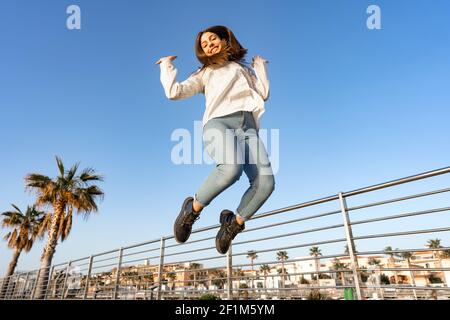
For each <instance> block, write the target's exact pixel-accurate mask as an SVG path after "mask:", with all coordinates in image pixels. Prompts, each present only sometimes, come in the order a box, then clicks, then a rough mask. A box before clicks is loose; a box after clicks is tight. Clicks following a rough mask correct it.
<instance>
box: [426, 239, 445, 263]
mask: <svg viewBox="0 0 450 320" xmlns="http://www.w3.org/2000/svg"><path fill="white" fill-rule="evenodd" d="M427 247H428V248H430V249H439V248H442V246H441V239H430V240H428V241H427ZM436 257H439V251H434V250H433V258H435V259H436Z"/></svg>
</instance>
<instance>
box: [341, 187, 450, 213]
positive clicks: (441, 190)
mask: <svg viewBox="0 0 450 320" xmlns="http://www.w3.org/2000/svg"><path fill="white" fill-rule="evenodd" d="M449 191H450V188H446V189H439V190H434V191H429V192H424V193H418V194H414V195H410V196H405V197H401V198H393V199H388V200H384V201H378V202H372V203H368V204H363V205H360V206H354V207H351V208H347V210H348V211H356V210H360V209H366V208H370V207H375V206H381V205H384V204H390V203H394V202H400V201H405V200H411V199H416V198H420V197H426V196H430V195H434V194H438V193H444V192H449Z"/></svg>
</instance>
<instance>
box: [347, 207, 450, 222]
mask: <svg viewBox="0 0 450 320" xmlns="http://www.w3.org/2000/svg"><path fill="white" fill-rule="evenodd" d="M449 210H450V207H445V208H437V209H430V210H422V211H413V212H407V213H402V214H397V215H390V216H383V217H379V218H373V219H366V220H358V221H353V222H351V223H350V224H351V225H357V224H363V223H370V222H379V221H386V220H393V219H401V218H406V217H414V216H420V215H424V214H430V213H437V212H443V211H449Z"/></svg>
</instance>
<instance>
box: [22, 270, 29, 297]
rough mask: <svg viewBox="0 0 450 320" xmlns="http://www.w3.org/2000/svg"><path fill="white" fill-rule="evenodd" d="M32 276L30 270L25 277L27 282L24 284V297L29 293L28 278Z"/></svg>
mask: <svg viewBox="0 0 450 320" xmlns="http://www.w3.org/2000/svg"><path fill="white" fill-rule="evenodd" d="M29 278H30V272H29V271H28V272H27V276H26V277H25V284H24V285H23V289H22V299H25V297H26V295H27V286H28V279H29Z"/></svg>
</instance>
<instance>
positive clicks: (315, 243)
mask: <svg viewBox="0 0 450 320" xmlns="http://www.w3.org/2000/svg"><path fill="white" fill-rule="evenodd" d="M344 241H347V240H346V239H345V238H340V239H333V240H326V241H318V242H311V243H306V244H301V245H294V246H288V247H279V248H272V249H263V250H258V252H259V253H262V252H271V251H279V250H287V249H295V248H302V247H311V246H315V245H320V244H329V243H336V242H344ZM246 254H248V251H247V252H242V253H236V254H233V257H235V256H242V255H246Z"/></svg>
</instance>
